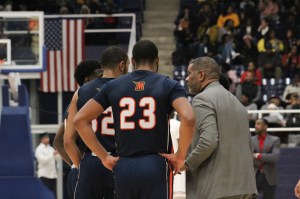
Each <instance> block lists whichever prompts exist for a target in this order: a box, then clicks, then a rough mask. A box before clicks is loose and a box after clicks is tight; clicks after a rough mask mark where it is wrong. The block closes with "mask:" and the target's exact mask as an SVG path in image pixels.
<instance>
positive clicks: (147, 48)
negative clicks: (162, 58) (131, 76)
mask: <svg viewBox="0 0 300 199" xmlns="http://www.w3.org/2000/svg"><path fill="white" fill-rule="evenodd" d="M132 57H133V59H134V61H135V62H136V64H137V65H141V64H145V63H150V64H152V63H153V62H154V61H155V59H156V58H158V49H157V46H156V45H155V44H154V43H153V42H152V41H149V40H141V41H138V42H137V43H136V44H135V45H134V47H133V50H132Z"/></svg>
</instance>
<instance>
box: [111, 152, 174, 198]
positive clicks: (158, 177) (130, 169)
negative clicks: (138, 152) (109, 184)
mask: <svg viewBox="0 0 300 199" xmlns="http://www.w3.org/2000/svg"><path fill="white" fill-rule="evenodd" d="M113 173H114V177H115V199H170V198H172V197H173V196H172V194H173V190H172V183H173V175H172V171H171V169H170V168H169V165H168V163H167V161H166V159H165V158H163V157H161V156H159V155H157V154H151V155H145V156H135V157H120V159H119V161H118V162H117V164H116V166H115V167H114V169H113Z"/></svg>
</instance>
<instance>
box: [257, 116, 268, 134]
mask: <svg viewBox="0 0 300 199" xmlns="http://www.w3.org/2000/svg"><path fill="white" fill-rule="evenodd" d="M268 126H269V122H268V120H266V119H264V118H259V119H257V120H256V121H255V132H256V133H257V134H262V133H264V132H266V131H267V128H268Z"/></svg>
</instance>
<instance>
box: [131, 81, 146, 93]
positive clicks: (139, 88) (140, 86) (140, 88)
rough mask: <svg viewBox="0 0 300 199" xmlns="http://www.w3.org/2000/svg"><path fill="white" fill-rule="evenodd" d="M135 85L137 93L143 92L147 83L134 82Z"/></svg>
mask: <svg viewBox="0 0 300 199" xmlns="http://www.w3.org/2000/svg"><path fill="white" fill-rule="evenodd" d="M132 82H133V83H134V84H135V89H134V90H135V91H143V90H144V89H145V82H144V81H141V82H135V81H132Z"/></svg>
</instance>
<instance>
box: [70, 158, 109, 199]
mask: <svg viewBox="0 0 300 199" xmlns="http://www.w3.org/2000/svg"><path fill="white" fill-rule="evenodd" d="M94 198H104V199H113V198H114V178H113V173H112V172H111V171H110V170H108V169H107V168H105V167H104V166H103V164H102V163H101V161H100V160H99V159H98V157H96V156H93V155H92V154H91V153H85V154H84V157H83V159H82V160H81V161H80V165H79V175H78V181H77V185H76V189H75V199H94Z"/></svg>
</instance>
